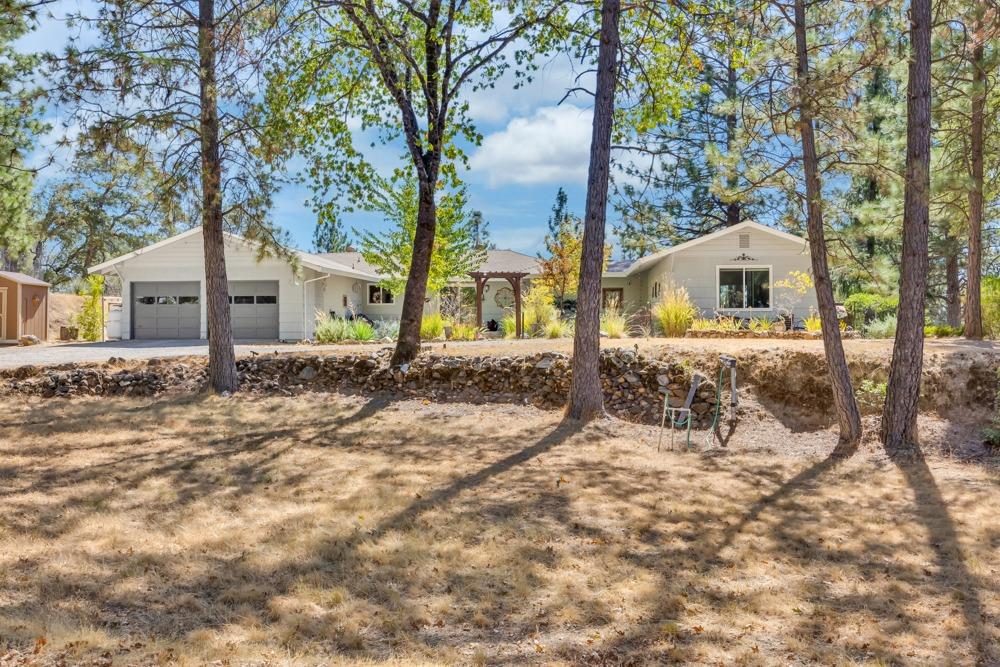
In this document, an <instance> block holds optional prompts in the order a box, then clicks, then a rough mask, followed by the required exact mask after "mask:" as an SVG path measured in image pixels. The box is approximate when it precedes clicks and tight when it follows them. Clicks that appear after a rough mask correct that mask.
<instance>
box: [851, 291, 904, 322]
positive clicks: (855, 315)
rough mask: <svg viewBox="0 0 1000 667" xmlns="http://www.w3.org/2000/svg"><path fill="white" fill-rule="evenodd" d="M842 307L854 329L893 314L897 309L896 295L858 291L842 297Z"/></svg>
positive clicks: (897, 300) (897, 299) (897, 298)
mask: <svg viewBox="0 0 1000 667" xmlns="http://www.w3.org/2000/svg"><path fill="white" fill-rule="evenodd" d="M844 309H845V310H846V311H847V315H848V317H850V320H851V326H853V327H854V328H855V329H863V328H864V327H865V326H866V325H868V324H870V323H872V322H874V321H876V320H883V319H885V318H886V316H888V315H893V316H895V314H896V311H897V310H898V309H899V297H898V296H882V295H881V294H868V293H866V292H858V293H857V294H852V295H850V296H849V297H847V298H846V299H844Z"/></svg>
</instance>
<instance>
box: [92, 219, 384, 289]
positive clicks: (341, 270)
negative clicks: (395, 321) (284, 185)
mask: <svg viewBox="0 0 1000 667" xmlns="http://www.w3.org/2000/svg"><path fill="white" fill-rule="evenodd" d="M198 234H201V227H200V226H197V227H192V228H191V229H189V230H187V231H186V232H181V233H180V234H177V235H175V236H171V237H170V238H167V239H163V240H162V241H157V242H156V243H152V244H150V245H148V246H146V247H144V248H139V249H138V250H134V251H132V252H130V253H128V254H125V255H121V256H120V257H115V258H114V259H109V260H108V261H106V262H102V263H100V264H96V265H94V266H92V267H90V268H89V269H87V273H101V274H109V273H113V272H114V270H115V265H117V264H121V263H122V262H127V261H129V260H132V259H135V258H136V257H139V256H141V255H145V254H146V253H148V252H150V251H152V250H157V249H158V248H163V247H166V246H168V245H170V244H172V243H176V242H177V241H182V240H184V239H186V238H190V237H192V236H196V235H198ZM225 235H226V237H227V238H229V239H231V240H233V241H237V242H239V243H243V244H245V245H249V246H253V245H254V243H253V242H252V241H248V240H247V239H245V238H243V237H242V236H237V235H236V234H231V233H229V232H225ZM291 253H292V254H294V255H295V256H296V257H298V259H299V261H300V262H301V263H302V265H303V266H305V267H307V268H310V269H313V270H315V271H322V272H324V273H334V274H337V275H341V276H346V277H348V278H362V279H365V280H376V281H377V280H381V278H379V277H378V276H376V275H374V274H371V273H367V272H365V271H358V270H357V269H352V268H351V267H349V266H345V265H343V264H340V263H339V262H334V261H333V260H329V259H326V258H324V257H317V256H316V255H313V254H310V253H308V252H302V251H301V250H291Z"/></svg>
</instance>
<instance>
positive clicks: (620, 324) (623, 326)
mask: <svg viewBox="0 0 1000 667" xmlns="http://www.w3.org/2000/svg"><path fill="white" fill-rule="evenodd" d="M601 331H603V332H604V333H606V334H607V335H608V338H625V337H626V336H628V318H627V317H625V315H624V314H623V313H622V311H621V310H619V309H618V306H617V304H609V305H608V307H607V308H605V309H604V312H603V313H601Z"/></svg>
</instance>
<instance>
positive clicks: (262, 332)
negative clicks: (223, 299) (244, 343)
mask: <svg viewBox="0 0 1000 667" xmlns="http://www.w3.org/2000/svg"><path fill="white" fill-rule="evenodd" d="M229 303H230V306H229V312H230V315H231V317H232V326H233V338H234V339H235V340H277V339H278V281H277V280H233V281H230V283H229Z"/></svg>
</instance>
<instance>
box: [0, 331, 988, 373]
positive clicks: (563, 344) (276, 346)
mask: <svg viewBox="0 0 1000 667" xmlns="http://www.w3.org/2000/svg"><path fill="white" fill-rule="evenodd" d="M386 347H391V344H390V343H368V344H364V345H298V344H294V343H280V342H276V341H244V342H241V343H237V345H236V355H237V356H247V355H249V354H250V353H251V352H256V353H259V354H263V353H270V352H278V353H293V352H299V353H307V354H356V353H358V352H371V351H374V350H379V349H382V348H386ZM424 347H425V349H427V350H428V351H433V352H434V353H436V354H459V355H461V354H469V355H486V354H489V355H508V354H534V353H537V352H562V353H565V354H570V353H572V351H573V341H572V340H571V339H568V338H563V339H558V340H549V339H544V338H532V339H528V340H520V341H517V340H502V339H501V340H479V341H474V342H449V343H442V342H430V343H425V344H424ZM601 347H629V348H632V347H638V349H639V350H642V351H649V352H653V353H654V354H655V353H658V352H663V351H664V350H668V351H671V352H673V353H675V354H683V353H685V352H691V353H705V352H711V353H720V354H722V353H724V354H732V355H737V356H738V355H739V354H740V353H741V352H749V351H751V350H775V351H780V350H794V351H802V352H813V353H815V354H823V342H822V341H820V340H788V341H776V340H766V339H762V340H753V339H711V338H704V339H678V338H672V339H667V338H645V339H643V338H621V339H607V338H605V339H602V340H601ZM844 348H845V349H846V351H847V354H848V355H849V356H853V355H857V354H866V353H868V354H875V355H879V356H884V357H886V358H888V357H889V356H890V354H891V352H892V341H891V340H847V341H844ZM954 353H965V354H990V355H995V354H1000V343H997V342H995V341H986V342H973V341H967V340H962V339H949V340H932V339H928V340H926V341H925V342H924V354H925V356H933V355H935V354H944V355H950V354H954ZM199 355H200V356H205V355H208V344H207V343H206V342H205V341H203V340H124V341H109V342H106V343H52V344H48V345H38V346H35V347H18V346H16V345H15V346H9V347H0V368H16V367H17V366H24V365H28V364H31V365H34V366H55V365H58V364H67V363H86V362H103V361H107V360H108V359H109V358H111V357H121V358H123V359H152V358H153V357H185V356H199Z"/></svg>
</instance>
